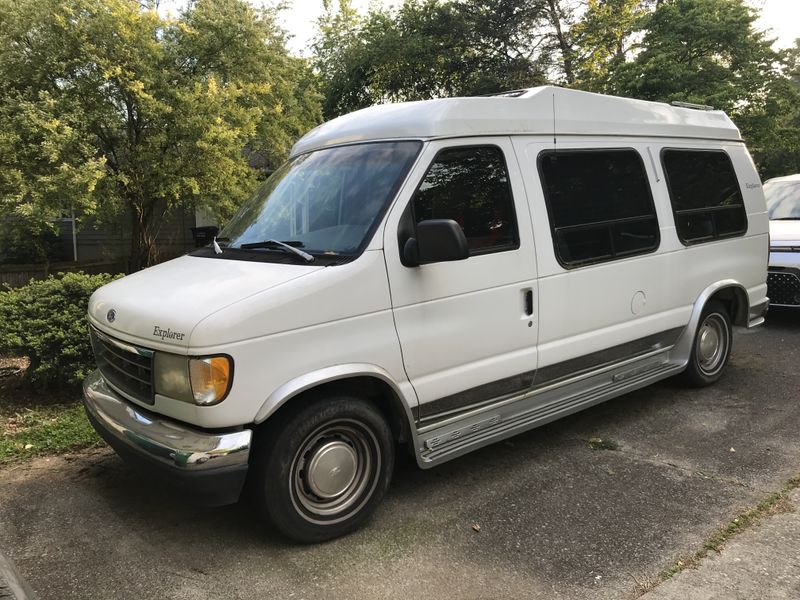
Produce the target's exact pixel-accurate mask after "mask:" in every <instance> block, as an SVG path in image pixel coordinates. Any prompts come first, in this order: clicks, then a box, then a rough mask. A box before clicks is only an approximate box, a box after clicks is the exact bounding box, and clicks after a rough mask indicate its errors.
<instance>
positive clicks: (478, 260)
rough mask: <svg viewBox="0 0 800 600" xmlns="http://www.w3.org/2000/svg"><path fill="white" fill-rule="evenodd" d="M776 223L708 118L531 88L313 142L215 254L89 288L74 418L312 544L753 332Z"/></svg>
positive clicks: (327, 131)
mask: <svg viewBox="0 0 800 600" xmlns="http://www.w3.org/2000/svg"><path fill="white" fill-rule="evenodd" d="M768 246H769V242H768V218H767V213H766V207H765V203H764V196H763V193H762V189H761V183H760V181H759V177H758V175H757V173H756V171H755V169H754V166H753V163H752V161H751V159H750V156H749V155H748V152H747V149H746V148H745V145H744V143H743V142H742V139H741V137H740V135H739V132H738V130H737V129H736V127H735V126H734V125H733V123H732V122H731V121H730V120H729V119H728V117H727V116H726V115H725V114H724V113H723V112H720V111H714V110H704V109H702V108H701V107H691V106H682V107H677V106H669V105H666V104H659V103H652V102H642V101H636V100H629V99H624V98H614V97H608V96H601V95H595V94H589V93H584V92H577V91H570V90H565V89H559V88H554V87H540V88H535V89H530V90H523V91H519V92H513V93H507V94H504V95H500V96H497V97H480V98H451V99H440V100H430V101H425V102H409V103H403V104H390V105H383V106H375V107H372V108H368V109H365V110H361V111H358V112H355V113H352V114H349V115H346V116H344V117H340V118H338V119H335V120H333V121H330V122H328V123H325V124H323V125H321V126H320V127H317V128H316V129H314V130H312V131H311V132H309V133H308V134H307V135H306V136H305V137H303V138H302V139H301V140H300V141H299V142H298V143H297V144H296V145H295V147H294V148H293V150H292V152H291V156H290V158H289V160H288V161H287V162H286V164H284V165H283V166H282V167H280V168H279V169H278V170H277V171H275V173H274V174H273V175H272V176H271V177H270V178H269V179H268V180H267V181H266V182H265V183H264V184H263V185H262V186H261V187H260V188H259V189H258V190H257V191H256V192H255V194H254V195H253V197H252V198H251V199H250V200H249V201H248V202H247V203H245V204H244V205H243V206H242V208H241V210H240V211H239V212H238V213H237V214H236V216H234V217H233V219H232V220H231V221H230V222H229V223H228V224H227V225H226V226H225V227H224V229H223V231H222V232H221V233H220V237H218V238H217V239H216V241H215V243H214V244H212V245H210V246H209V247H206V248H201V249H199V250H196V251H194V252H191V253H189V254H188V255H187V256H184V257H182V258H178V259H175V260H172V261H169V262H166V263H163V264H160V265H158V266H155V267H152V268H150V269H146V270H144V271H142V272H139V273H135V274H133V275H130V276H128V277H125V278H123V279H120V280H118V281H115V282H113V283H111V284H109V285H106V286H104V287H103V288H101V289H99V290H98V291H97V292H96V293H95V294H94V295H93V296H92V298H91V301H90V303H89V320H90V324H91V337H92V343H93V346H94V352H95V356H96V360H97V364H98V370H97V371H95V372H94V374H93V375H91V376H90V377H89V378H88V379H87V380H86V382H85V384H84V396H85V405H86V410H87V413H88V416H89V419H90V420H91V422H92V423H93V425H94V426H95V428H96V429H97V430H98V432H99V433H100V434H101V435H102V436H103V437H104V438H105V439H106V440H107V441H108V443H109V444H110V445H111V446H113V447H114V448H115V449H116V450H117V452H118V453H119V454H120V455H122V456H123V457H124V458H126V459H128V460H130V461H132V462H135V463H138V464H139V465H140V466H142V467H143V468H145V469H147V470H148V471H149V472H151V473H153V474H156V473H158V474H162V475H164V476H166V478H168V479H169V480H170V481H172V482H174V483H176V484H177V485H179V486H180V487H182V488H183V489H184V490H185V491H187V492H189V493H190V494H191V495H192V496H194V497H195V498H196V499H198V500H203V501H205V502H209V503H217V504H221V503H231V502H235V501H237V500H238V498H239V496H240V494H241V493H242V490H243V489H244V488H245V482H246V481H247V484H248V485H247V488H248V490H249V491H250V492H252V494H253V497H254V498H255V500H256V504H257V506H258V507H259V510H260V512H261V513H263V515H264V516H265V517H266V518H267V519H268V520H269V521H270V522H271V523H272V524H273V525H274V527H275V528H277V530H279V531H280V532H282V533H283V534H285V535H287V536H289V537H290V538H292V539H294V540H298V541H302V542H311V541H321V540H325V539H329V538H333V537H335V536H339V535H342V534H344V533H346V532H349V531H352V530H353V529H355V528H356V527H358V526H360V525H361V524H362V523H363V522H364V521H365V520H366V519H367V518H368V516H369V515H370V514H371V513H372V512H373V511H374V509H375V508H376V506H377V505H378V503H379V502H380V501H381V499H382V497H383V496H384V493H385V492H386V489H387V487H388V485H389V480H390V479H391V476H392V468H393V463H394V457H395V454H396V453H397V452H399V451H403V452H405V451H408V452H410V453H411V454H412V455H413V456H414V457H415V458H416V461H417V463H418V464H419V466H420V467H421V468H428V467H433V466H435V465H438V464H440V463H442V462H445V461H447V460H450V459H452V458H455V457H457V456H461V455H463V454H465V453H467V452H469V451H471V450H474V449H476V448H479V447H481V446H485V445H487V444H490V443H493V442H496V441H498V440H502V439H504V438H508V437H509V436H512V435H515V434H517V433H520V432H522V431H526V430H529V429H531V428H533V427H537V426H539V425H542V424H544V423H548V422H550V421H553V420H554V419H558V418H559V417H562V416H564V415H568V414H570V413H574V412H575V411H578V410H581V409H583V408H586V407H589V406H592V405H595V404H597V403H599V402H602V401H604V400H608V399H609V398H613V397H615V396H619V395H620V394H624V393H626V392H630V391H631V390H635V389H637V388H641V387H643V386H646V385H648V384H650V383H653V382H654V381H658V380H660V379H663V378H666V377H670V376H673V375H678V374H682V376H683V377H684V378H685V380H686V381H687V382H689V383H690V384H693V385H697V386H704V385H709V384H712V383H714V382H715V381H717V380H718V379H719V378H720V376H721V375H722V373H723V371H724V369H725V366H726V363H727V362H728V357H729V356H730V353H731V345H732V326H733V325H738V326H742V327H753V326H756V325H759V324H760V323H762V322H763V320H764V314H765V311H766V310H767V305H768V299H767V297H766V289H767V286H766V276H767V256H768Z"/></svg>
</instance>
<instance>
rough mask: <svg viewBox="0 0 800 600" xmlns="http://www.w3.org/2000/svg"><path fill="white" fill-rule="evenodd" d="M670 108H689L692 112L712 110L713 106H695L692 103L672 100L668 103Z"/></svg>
mask: <svg viewBox="0 0 800 600" xmlns="http://www.w3.org/2000/svg"><path fill="white" fill-rule="evenodd" d="M670 104H671V105H672V106H677V107H678V108H691V109H693V110H714V107H713V106H709V105H708V104H695V103H693V102H681V101H679V100H673V101H672V102H670Z"/></svg>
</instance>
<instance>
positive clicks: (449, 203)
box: [413, 146, 518, 254]
mask: <svg viewBox="0 0 800 600" xmlns="http://www.w3.org/2000/svg"><path fill="white" fill-rule="evenodd" d="M413 206H414V209H413V210H414V218H415V221H416V222H417V223H419V222H420V221H427V220H428V219H453V220H454V221H455V222H456V223H458V224H459V225H460V226H461V229H463V230H464V235H465V236H466V238H467V245H468V246H469V249H470V254H478V253H482V252H488V251H492V250H501V249H508V248H514V247H516V246H517V240H518V238H517V225H516V220H515V218H514V201H513V197H512V195H511V186H510V184H509V181H508V171H507V169H506V163H505V159H504V157H503V152H502V151H501V150H500V148H497V147H496V146H480V147H464V148H449V149H447V150H443V151H442V152H440V153H439V154H438V155H437V156H436V158H435V159H434V161H433V164H431V166H430V168H429V169H428V172H427V174H426V175H425V178H424V179H423V180H422V183H421V184H420V186H419V189H418V190H417V193H416V196H415V197H414V203H413Z"/></svg>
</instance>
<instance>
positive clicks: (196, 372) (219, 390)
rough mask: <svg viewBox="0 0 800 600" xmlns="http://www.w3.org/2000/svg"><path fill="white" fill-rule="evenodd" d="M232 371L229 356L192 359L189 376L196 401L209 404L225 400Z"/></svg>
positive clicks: (204, 404) (205, 404)
mask: <svg viewBox="0 0 800 600" xmlns="http://www.w3.org/2000/svg"><path fill="white" fill-rule="evenodd" d="M232 372H233V369H232V365H231V359H230V358H228V357H227V356H212V357H209V358H192V359H190V360H189V377H190V379H191V382H192V394H193V396H194V401H195V402H196V403H197V404H200V405H203V406H208V405H209V404H216V403H217V402H221V401H222V400H224V399H225V396H227V395H228V390H229V389H230V385H231V379H232V377H231V375H232Z"/></svg>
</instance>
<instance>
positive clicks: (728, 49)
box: [609, 0, 778, 115]
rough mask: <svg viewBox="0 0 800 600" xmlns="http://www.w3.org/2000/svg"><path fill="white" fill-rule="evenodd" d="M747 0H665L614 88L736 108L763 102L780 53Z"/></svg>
mask: <svg viewBox="0 0 800 600" xmlns="http://www.w3.org/2000/svg"><path fill="white" fill-rule="evenodd" d="M755 19H756V14H755V12H754V11H753V10H752V9H750V8H749V7H748V6H747V5H746V4H745V3H744V2H743V0H663V1H662V2H661V3H660V4H659V5H658V6H657V8H656V9H655V11H653V13H652V14H651V15H649V17H647V18H646V19H644V22H643V25H644V36H643V40H642V48H643V50H642V51H641V52H640V53H639V54H638V55H637V56H636V58H635V59H634V60H633V61H631V62H628V63H625V64H623V65H620V67H619V68H618V69H617V71H616V74H615V77H614V80H613V82H612V83H611V85H610V86H609V87H610V88H611V91H612V92H614V93H617V94H619V95H623V96H632V97H635V98H642V99H645V100H660V101H664V102H669V101H672V100H681V101H686V102H695V103H700V104H709V105H711V106H714V107H715V108H719V109H722V110H725V111H727V112H729V113H731V114H734V115H735V114H737V112H739V111H740V110H741V108H742V107H743V106H750V107H752V106H755V105H758V104H760V103H761V102H762V101H763V98H764V97H765V94H766V91H767V89H768V86H769V83H770V81H771V80H772V79H773V78H774V77H775V70H774V63H775V62H776V61H777V60H778V56H777V54H776V53H775V52H774V51H773V50H772V48H771V42H770V40H768V39H766V37H765V35H764V34H763V33H761V32H757V31H755V30H754V29H753V22H754V21H755Z"/></svg>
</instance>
